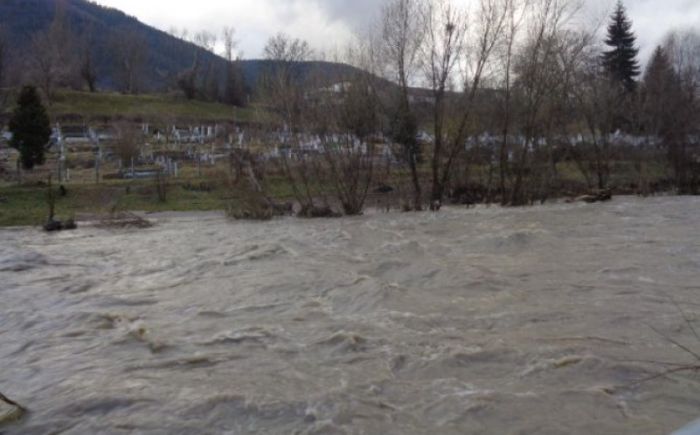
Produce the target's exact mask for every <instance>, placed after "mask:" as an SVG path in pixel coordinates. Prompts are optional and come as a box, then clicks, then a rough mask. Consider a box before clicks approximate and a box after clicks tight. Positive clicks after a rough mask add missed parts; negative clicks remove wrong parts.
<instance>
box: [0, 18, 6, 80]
mask: <svg viewBox="0 0 700 435" xmlns="http://www.w3.org/2000/svg"><path fill="white" fill-rule="evenodd" d="M4 84H5V32H4V29H3V28H2V26H0V89H2V87H3V85H4Z"/></svg>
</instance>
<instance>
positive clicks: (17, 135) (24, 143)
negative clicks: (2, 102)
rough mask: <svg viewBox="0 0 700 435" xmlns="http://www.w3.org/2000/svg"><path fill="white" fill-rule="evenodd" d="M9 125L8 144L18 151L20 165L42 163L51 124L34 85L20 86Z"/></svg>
mask: <svg viewBox="0 0 700 435" xmlns="http://www.w3.org/2000/svg"><path fill="white" fill-rule="evenodd" d="M9 127H10V132H11V133H12V140H11V141H10V146H12V147H13V148H15V149H17V150H18V151H19V153H20V161H21V163H22V167H24V169H32V168H34V166H36V165H41V164H43V163H44V161H45V160H46V157H45V156H44V153H45V151H46V147H47V145H48V143H49V139H50V138H51V125H50V121H49V115H48V114H47V113H46V108H45V107H44V105H43V104H42V103H41V98H40V97H39V93H38V92H37V90H36V88H35V87H33V86H25V87H24V88H22V91H21V92H20V94H19V98H18V99H17V107H16V108H15V110H14V112H13V113H12V118H11V119H10V126H9Z"/></svg>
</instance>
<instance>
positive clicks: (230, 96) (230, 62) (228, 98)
mask: <svg viewBox="0 0 700 435" xmlns="http://www.w3.org/2000/svg"><path fill="white" fill-rule="evenodd" d="M235 37H236V30H235V29H234V28H233V27H225V28H224V30H223V32H222V38H223V43H224V58H225V59H226V70H225V78H224V88H223V95H222V100H223V102H224V103H226V104H230V105H232V106H237V107H243V106H245V104H246V89H245V77H244V76H243V70H242V69H241V66H240V55H239V54H237V53H236V48H237V46H238V41H236V39H235Z"/></svg>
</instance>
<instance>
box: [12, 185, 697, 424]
mask: <svg viewBox="0 0 700 435" xmlns="http://www.w3.org/2000/svg"><path fill="white" fill-rule="evenodd" d="M157 220H158V223H157V225H156V226H155V227H153V228H150V229H146V230H135V231H127V230H104V229H98V228H90V227H84V228H82V229H80V230H79V231H76V232H70V233H64V234H60V235H45V234H42V233H41V232H39V231H38V230H36V229H11V230H2V231H0V368H1V370H0V391H1V392H3V393H4V394H6V395H7V396H8V397H12V398H13V399H14V400H16V401H18V402H20V403H22V404H24V405H25V406H27V407H28V408H29V409H30V413H29V415H28V416H26V417H25V418H24V419H23V420H22V421H21V422H20V423H19V424H14V425H5V426H4V427H2V428H0V432H2V433H7V434H45V433H70V434H88V433H108V434H111V433H129V432H138V433H154V434H191V433H203V434H207V433H211V434H217V433H230V434H239V433H242V434H245V433H282V434H288V433H298V434H312V433H318V434H326V433H331V434H332V433H351V434H355V433H357V434H361V433H366V434H423V433H445V434H452V433H454V434H463V433H467V434H471V433H498V434H530V433H537V434H560V433H567V434H568V433H575V434H592V433H600V434H603V433H608V434H613V433H614V434H625V433H628V434H662V433H669V432H672V431H673V430H675V429H678V428H680V427H681V426H683V425H684V424H685V423H687V422H689V421H691V420H694V419H695V418H697V417H698V416H699V415H700V382H699V379H697V378H696V377H694V374H693V373H690V372H687V373H686V372H679V373H678V374H675V375H673V376H671V377H668V378H658V379H653V380H648V381H645V382H640V381H642V380H644V379H647V378H650V377H652V376H654V375H655V374H657V373H660V372H661V371H663V370H664V369H666V368H675V367H677V366H675V365H667V366H664V365H659V364H656V363H655V362H667V363H678V364H687V363H693V357H692V355H690V354H689V353H687V352H685V351H683V350H681V349H679V348H678V347H677V346H675V345H673V344H672V342H671V340H673V341H677V342H679V343H683V344H684V345H687V346H688V348H689V349H690V350H698V351H700V341H699V340H698V339H697V338H696V337H695V336H694V334H693V331H692V328H690V327H689V324H692V322H693V321H694V319H695V313H697V312H698V311H699V309H700V201H698V200H697V199H689V198H680V199H678V198H658V199H650V200H637V199H632V198H622V199H617V200H616V201H614V202H612V203H609V204H605V205H592V206H591V205H551V206H545V207H534V208H527V209H518V210H504V209H499V208H492V209H487V208H480V209H476V210H474V209H472V210H462V209H459V210H457V209H452V210H447V211H445V212H442V213H439V214H429V213H424V214H379V213H377V214H374V213H373V214H371V215H369V216H365V217H360V218H353V219H339V220H323V221H305V220H294V219H289V220H280V221H274V222H270V223H263V224H258V223H231V222H228V221H226V220H225V219H224V218H223V217H220V216H217V215H213V214H204V215H198V216H193V215H190V216H176V215H172V216H161V217H159V218H157ZM674 301H675V302H674ZM679 307H681V309H679ZM681 311H683V312H684V313H685V317H687V318H688V320H689V321H690V322H687V321H686V320H684V315H683V314H681ZM662 335H665V336H666V337H667V338H664V337H662Z"/></svg>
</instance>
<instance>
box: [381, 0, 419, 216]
mask: <svg viewBox="0 0 700 435" xmlns="http://www.w3.org/2000/svg"><path fill="white" fill-rule="evenodd" d="M425 6H426V3H424V2H423V1H421V0H391V1H390V2H389V3H388V4H387V5H386V6H385V7H384V9H383V11H382V22H381V36H382V37H381V42H380V44H381V50H380V53H381V54H380V56H382V58H383V59H384V61H385V62H386V65H385V70H386V74H387V76H388V78H390V79H391V80H392V81H394V82H395V83H396V84H397V85H398V88H397V90H396V91H395V92H393V93H392V95H391V97H390V98H391V100H392V101H391V102H390V103H389V104H388V105H387V107H390V109H389V110H390V111H391V116H390V119H391V124H390V136H391V138H392V140H393V141H394V142H396V143H398V144H399V145H400V146H401V147H402V148H403V153H404V156H405V160H406V162H407V163H408V168H409V170H410V173H411V182H412V184H413V201H412V204H410V207H409V208H410V209H412V210H415V211H420V210H422V209H423V193H422V186H421V180H420V174H419V169H418V165H419V160H420V158H421V151H420V144H419V143H418V139H417V136H418V119H417V117H416V114H415V113H414V111H413V108H412V106H411V99H410V94H409V92H410V88H411V83H412V81H413V79H414V78H415V74H416V73H417V71H418V67H419V60H420V50H421V46H422V44H423V38H424V36H425V26H426V25H425V17H426V11H425Z"/></svg>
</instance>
